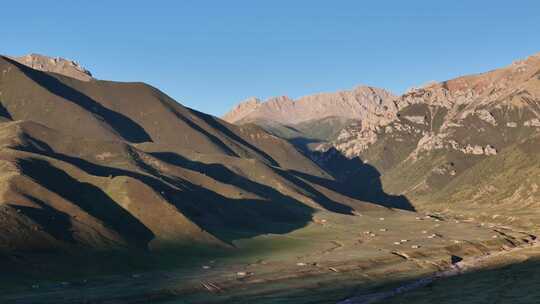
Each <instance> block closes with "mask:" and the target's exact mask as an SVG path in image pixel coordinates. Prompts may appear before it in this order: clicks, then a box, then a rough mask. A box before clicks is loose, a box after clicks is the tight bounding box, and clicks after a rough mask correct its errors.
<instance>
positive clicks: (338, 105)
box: [223, 86, 398, 125]
mask: <svg viewBox="0 0 540 304" xmlns="http://www.w3.org/2000/svg"><path fill="white" fill-rule="evenodd" d="M395 98H396V96H394V95H393V94H392V93H390V92H388V91H386V90H383V89H378V88H373V87H367V86H359V87H357V88H355V89H353V90H350V91H340V92H336V93H320V94H315V95H310V96H305V97H301V98H299V99H297V100H293V99H291V98H289V97H287V96H280V97H273V98H270V99H268V100H267V101H265V102H261V101H260V100H258V99H257V98H250V99H247V100H246V101H244V102H242V103H240V104H239V105H237V106H236V107H235V108H234V109H232V110H231V111H230V112H229V113H227V114H226V115H224V116H223V119H224V120H226V121H228V122H230V123H244V122H252V121H256V120H258V119H264V120H270V121H274V122H278V123H282V124H297V123H300V122H304V121H309V120H316V119H322V118H326V117H343V118H351V119H358V120H361V121H363V124H364V125H378V124H387V123H388V122H389V121H392V120H393V119H394V118H395V113H396V112H397V110H398V108H397V106H396V104H395V103H394V102H393V100H394V99H395Z"/></svg>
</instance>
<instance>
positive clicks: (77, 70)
mask: <svg viewBox="0 0 540 304" xmlns="http://www.w3.org/2000/svg"><path fill="white" fill-rule="evenodd" d="M9 58H10V59H12V60H15V61H17V62H19V63H21V64H24V65H26V66H28V67H31V68H33V69H36V70H40V71H44V72H53V73H57V74H61V75H64V76H67V77H71V78H75V79H78V80H82V81H90V80H92V79H93V78H92V73H90V71H88V70H87V69H85V68H84V67H82V66H81V65H80V64H79V63H78V62H76V61H73V60H68V59H65V58H61V57H49V56H44V55H40V54H34V53H33V54H28V55H25V56H20V57H9Z"/></svg>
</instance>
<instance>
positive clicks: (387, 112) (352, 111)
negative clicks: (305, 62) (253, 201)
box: [223, 54, 540, 227]
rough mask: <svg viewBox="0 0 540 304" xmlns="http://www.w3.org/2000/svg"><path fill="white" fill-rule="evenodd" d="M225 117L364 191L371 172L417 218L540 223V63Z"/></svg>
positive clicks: (276, 101)
mask: <svg viewBox="0 0 540 304" xmlns="http://www.w3.org/2000/svg"><path fill="white" fill-rule="evenodd" d="M296 109H302V112H304V113H308V114H306V115H297V114H296V112H295V111H294V110H296ZM357 109H359V110H358V111H357ZM342 113H345V114H342ZM223 118H224V119H225V120H227V121H230V122H234V123H237V124H246V123H255V124H258V125H259V126H261V127H263V128H265V129H266V130H267V131H269V132H271V133H273V134H277V135H279V136H281V137H283V138H287V139H288V140H290V141H291V142H292V143H293V144H295V145H296V146H297V148H298V149H299V150H300V151H303V152H304V154H306V155H308V156H309V157H310V158H311V159H313V160H314V161H315V162H317V163H318V164H319V165H320V166H321V167H323V168H326V169H327V171H328V172H329V173H330V174H332V175H333V176H334V177H336V178H338V179H340V180H342V181H345V182H347V183H350V182H351V181H354V180H356V181H358V180H362V181H363V182H364V183H366V180H365V178H364V177H365V174H364V173H363V172H361V171H362V169H361V168H363V167H364V166H365V164H370V166H373V167H374V168H375V169H376V170H377V171H378V173H379V174H377V175H375V177H374V178H375V179H376V181H375V182H377V183H378V182H381V184H382V188H383V189H384V191H387V192H388V193H390V194H394V195H405V196H406V197H407V198H408V200H409V201H410V202H411V204H412V205H413V206H414V207H415V209H417V210H431V211H433V210H438V211H445V212H449V213H455V214H468V215H470V216H478V215H479V214H482V215H483V216H484V217H495V218H498V220H499V221H501V222H503V223H504V224H514V225H522V226H527V227H531V226H534V224H535V223H536V221H537V218H538V214H537V212H538V208H533V206H535V205H536V204H538V203H539V202H540V191H539V185H540V179H539V178H540V171H539V170H540V169H539V166H538V163H539V159H538V154H537V152H538V147H540V137H539V136H540V134H539V131H540V54H536V55H533V56H531V57H529V58H527V59H525V60H518V61H515V62H514V63H512V64H511V65H509V66H507V67H503V68H500V69H496V70H493V71H490V72H486V73H481V74H477V75H469V76H463V77H459V78H456V79H452V80H448V81H443V82H431V83H429V84H427V85H425V86H423V87H420V88H414V89H410V90H409V91H408V92H406V93H405V94H403V95H401V96H393V95H392V94H390V93H388V92H387V91H385V90H383V89H374V88H367V87H358V88H357V89H355V90H353V91H351V92H337V93H327V94H316V95H314V96H308V97H303V98H301V99H299V100H298V101H292V100H290V99H288V98H284V97H280V98H273V99H270V100H268V101H266V102H263V103H261V102H260V101H258V100H255V99H251V100H249V101H247V102H243V103H240V104H239V105H238V106H237V107H236V108H234V109H233V110H231V112H229V113H228V114H226V115H225V116H224V117H223ZM329 121H332V122H333V123H329ZM338 122H339V123H338ZM306 143H307V144H306ZM358 164H361V165H358ZM368 184H369V183H368ZM523 210H527V212H523Z"/></svg>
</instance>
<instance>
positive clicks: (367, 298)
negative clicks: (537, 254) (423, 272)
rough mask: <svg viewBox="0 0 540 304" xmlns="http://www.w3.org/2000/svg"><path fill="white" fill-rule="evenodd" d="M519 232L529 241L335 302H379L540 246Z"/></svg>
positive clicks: (348, 303)
mask: <svg viewBox="0 0 540 304" xmlns="http://www.w3.org/2000/svg"><path fill="white" fill-rule="evenodd" d="M497 232H498V231H497ZM499 233H500V234H503V233H501V232H499ZM519 233H522V234H525V235H527V236H528V237H529V238H530V241H529V242H527V243H525V244H522V245H520V246H516V247H514V248H512V249H508V250H502V251H497V252H494V253H490V254H488V255H482V256H476V257H472V258H465V259H463V260H461V261H460V262H457V263H455V264H453V265H452V266H450V267H449V268H448V269H445V270H442V271H438V272H435V273H434V274H432V275H430V276H427V277H424V278H420V279H417V280H415V281H413V282H410V283H406V284H403V285H401V286H399V287H397V288H394V289H392V290H388V291H381V292H375V293H369V294H364V295H359V296H354V297H352V298H349V299H346V300H343V301H340V302H338V303H337V304H372V303H377V302H380V301H382V300H387V299H389V298H392V297H395V296H397V295H400V294H404V293H406V292H410V291H413V290H415V289H419V288H422V287H425V286H427V285H429V284H431V283H433V282H434V281H436V280H439V279H443V278H448V277H453V276H458V275H462V274H465V273H467V272H470V271H472V270H474V269H477V268H480V267H479V266H481V263H482V262H484V261H486V260H489V259H492V258H495V257H498V256H502V255H507V254H510V253H513V252H516V251H519V250H522V249H525V248H534V247H540V242H539V240H538V238H537V237H536V236H535V235H533V234H529V233H525V232H519Z"/></svg>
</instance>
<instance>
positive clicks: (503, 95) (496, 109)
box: [320, 55, 540, 158]
mask: <svg viewBox="0 0 540 304" xmlns="http://www.w3.org/2000/svg"><path fill="white" fill-rule="evenodd" d="M539 76H540V55H535V56H531V57H529V58H528V59H526V60H522V61H517V62H514V63H513V64H512V65H510V66H508V67H506V68H502V69H498V70H494V71H491V72H488V73H483V74H478V75H472V76H464V77H460V78H457V79H453V80H449V81H445V82H441V83H434V84H431V85H428V86H426V87H423V88H418V89H413V90H411V91H409V92H407V93H406V94H404V95H402V96H400V97H399V98H397V99H396V100H395V104H396V106H397V108H398V109H400V111H399V112H398V113H397V114H396V115H394V116H391V115H388V117H393V118H394V119H393V120H391V121H389V122H388V123H387V124H381V125H378V126H372V128H370V129H369V128H368V129H366V128H365V127H363V126H361V125H350V126H348V127H346V128H344V129H343V130H342V131H341V132H340V135H339V136H338V138H337V139H336V140H335V141H333V142H332V143H329V144H326V145H324V146H321V147H320V148H321V149H325V148H328V147H330V146H331V147H335V148H336V149H338V150H340V151H342V152H343V153H344V154H345V155H347V156H349V157H354V156H361V155H362V153H363V152H364V151H366V150H367V149H368V148H369V147H370V146H371V145H373V144H374V143H376V142H377V140H378V139H379V138H381V137H394V138H395V139H396V140H401V141H408V142H410V141H411V139H413V138H414V142H416V144H417V147H416V148H415V149H414V151H412V152H411V154H410V157H412V158H416V156H417V154H418V153H420V152H421V151H431V150H435V149H451V150H455V151H459V152H461V153H464V154H474V155H494V154H496V153H497V149H501V148H503V147H504V146H505V145H506V144H508V143H509V142H512V141H513V140H516V138H513V135H514V134H515V135H516V136H517V135H518V134H525V133H528V132H530V131H535V130H536V128H537V127H538V126H539V125H540V124H539V122H540V106H539V104H538V99H539V98H540V85H539ZM388 114H393V113H388ZM510 134H513V135H510Z"/></svg>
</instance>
